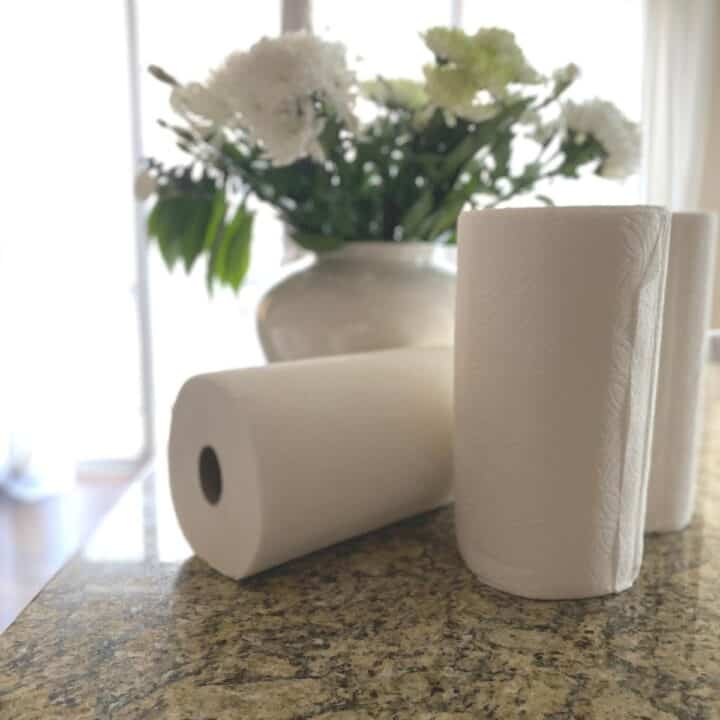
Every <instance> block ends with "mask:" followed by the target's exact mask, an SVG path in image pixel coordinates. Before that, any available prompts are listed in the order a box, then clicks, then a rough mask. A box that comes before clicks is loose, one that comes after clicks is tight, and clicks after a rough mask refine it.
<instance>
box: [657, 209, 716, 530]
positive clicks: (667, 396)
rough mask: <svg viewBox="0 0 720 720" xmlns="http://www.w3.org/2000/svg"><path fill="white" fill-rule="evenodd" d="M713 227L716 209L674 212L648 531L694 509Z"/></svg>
mask: <svg viewBox="0 0 720 720" xmlns="http://www.w3.org/2000/svg"><path fill="white" fill-rule="evenodd" d="M716 232H717V224H716V217H715V216H714V215H711V214H709V213H673V216H672V232H671V241H670V259H669V263H668V275H667V286H666V291H665V311H664V321H663V338H662V345H661V351H660V375H659V378H658V391H657V402H656V406H655V428H654V435H653V456H652V465H651V470H650V480H649V483H648V504H647V518H646V523H645V529H646V530H647V531H648V532H660V531H668V530H681V529H682V528H684V527H686V526H687V525H688V524H689V522H690V518H691V517H692V513H693V508H694V504H695V475H696V472H697V457H698V450H699V447H698V445H699V440H700V426H701V403H700V397H701V390H702V377H703V369H704V367H705V363H706V354H707V344H706V336H707V330H708V327H709V324H710V301H711V292H712V284H713V283H712V279H713V273H714V270H715V262H714V245H715V240H714V238H715V234H716Z"/></svg>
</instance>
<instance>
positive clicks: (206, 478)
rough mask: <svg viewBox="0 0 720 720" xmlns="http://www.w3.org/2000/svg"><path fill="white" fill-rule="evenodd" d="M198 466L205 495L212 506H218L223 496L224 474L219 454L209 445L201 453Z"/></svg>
mask: <svg viewBox="0 0 720 720" xmlns="http://www.w3.org/2000/svg"><path fill="white" fill-rule="evenodd" d="M198 466H199V471H200V487H201V488H202V491H203V495H204V496H205V499H206V500H207V501H208V502H209V503H210V504H211V505H217V504H218V502H220V496H221V495H222V472H221V471H220V461H219V460H218V456H217V453H216V452H215V450H213V449H212V448H211V447H210V446H209V445H206V446H205V447H204V448H203V449H202V450H201V451H200V462H199V463H198Z"/></svg>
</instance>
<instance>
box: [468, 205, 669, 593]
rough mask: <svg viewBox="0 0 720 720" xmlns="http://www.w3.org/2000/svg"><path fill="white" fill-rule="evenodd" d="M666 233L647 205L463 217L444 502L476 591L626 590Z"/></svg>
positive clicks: (636, 545)
mask: <svg viewBox="0 0 720 720" xmlns="http://www.w3.org/2000/svg"><path fill="white" fill-rule="evenodd" d="M668 233H669V215H668V213H667V212H666V211H664V210H662V209H660V208H653V207H616V208H610V207H594V208H591V207H588V208H542V209H539V208H538V209H534V208H533V209H531V208H528V209H509V210H481V211H477V212H469V213H463V215H462V216H461V217H460V222H459V258H458V290H457V304H456V307H457V318H456V336H455V383H456V384H455V408H456V410H455V413H456V416H455V420H456V422H455V427H456V431H455V473H456V475H455V487H454V495H455V506H456V522H457V534H458V542H459V545H460V550H461V553H462V555H463V557H464V559H465V561H466V562H467V564H468V566H469V567H470V568H471V569H472V570H473V571H474V572H475V573H476V574H477V575H478V577H479V578H480V579H481V580H482V581H483V582H486V583H487V584H489V585H492V586H494V587H496V588H499V589H501V590H505V591H507V592H511V593H514V594H516V595H522V596H525V597H530V598H548V599H549V598H557V599H562V598H581V597H590V596H594V595H603V594H606V593H612V592H619V591H620V590H624V589H626V588H628V587H630V586H631V585H632V583H633V582H634V580H635V578H636V576H637V574H638V572H639V568H640V563H641V558H642V540H643V525H644V522H643V518H644V512H645V499H646V492H647V485H646V482H647V471H648V466H649V460H650V442H649V440H650V432H651V425H652V412H653V407H652V406H653V401H654V394H655V387H656V380H657V364H658V357H659V351H658V343H659V335H660V321H661V313H662V295H663V288H664V279H665V272H666V269H667V245H668Z"/></svg>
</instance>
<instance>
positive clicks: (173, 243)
mask: <svg viewBox="0 0 720 720" xmlns="http://www.w3.org/2000/svg"><path fill="white" fill-rule="evenodd" d="M186 200H187V198H186V196H184V195H173V196H170V197H161V198H158V200H157V202H156V203H155V207H154V208H153V209H152V212H151V213H150V216H149V217H148V223H147V228H148V235H149V237H150V238H153V237H154V238H155V239H156V240H157V243H158V247H159V249H160V254H161V255H162V258H163V261H164V262H165V265H166V266H167V267H168V269H170V270H172V269H173V267H174V266H175V263H176V262H177V260H178V258H179V257H181V255H182V248H181V245H180V236H181V232H182V229H183V227H184V225H185V220H186V218H187V211H188V206H187V202H186Z"/></svg>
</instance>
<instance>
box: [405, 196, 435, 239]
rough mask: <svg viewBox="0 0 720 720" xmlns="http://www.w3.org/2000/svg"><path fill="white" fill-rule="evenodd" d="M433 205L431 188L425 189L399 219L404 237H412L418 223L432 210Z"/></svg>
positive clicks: (418, 225)
mask: <svg viewBox="0 0 720 720" xmlns="http://www.w3.org/2000/svg"><path fill="white" fill-rule="evenodd" d="M433 205H434V199H433V193H432V190H430V189H428V190H425V191H424V192H423V193H422V195H420V197H419V198H418V199H417V201H416V202H415V203H414V204H413V205H412V206H411V207H410V209H409V210H408V211H407V212H406V213H405V215H403V217H402V218H401V220H400V225H401V226H402V228H403V232H404V237H405V238H407V239H411V238H413V237H414V235H415V234H416V233H417V231H418V228H419V227H420V223H421V222H422V221H423V220H424V219H425V218H426V217H427V215H429V214H430V213H431V212H432V209H433Z"/></svg>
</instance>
